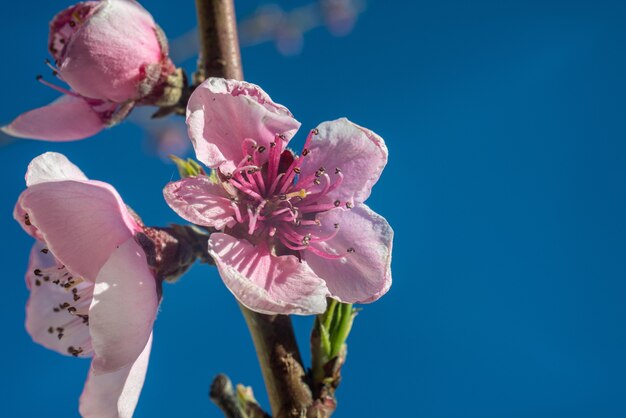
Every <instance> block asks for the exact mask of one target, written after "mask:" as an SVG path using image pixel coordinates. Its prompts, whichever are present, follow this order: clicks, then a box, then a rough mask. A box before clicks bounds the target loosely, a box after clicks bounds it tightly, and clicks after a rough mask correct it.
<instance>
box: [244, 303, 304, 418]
mask: <svg viewBox="0 0 626 418" xmlns="http://www.w3.org/2000/svg"><path fill="white" fill-rule="evenodd" d="M240 307H241V312H242V313H243V316H244V318H245V319H246V323H247V324H248V328H249V329H250V334H251V335H252V340H253V341H254V346H255V348H256V352H257V356H258V358H259V364H260V365H261V371H262V372H263V379H264V381H265V387H266V389H267V393H268V396H269V400H270V406H271V408H272V414H273V415H274V417H275V418H286V417H289V418H291V417H294V418H295V417H301V416H303V414H305V412H306V410H307V408H308V407H309V406H310V405H311V404H312V403H313V397H312V395H311V390H310V389H309V386H308V385H307V384H306V383H305V382H304V377H305V373H304V369H303V367H302V359H301V358H300V351H299V350H298V343H297V342H296V338H295V335H294V332H293V326H292V325H291V318H289V317H288V316H285V315H263V314H259V313H257V312H253V311H251V310H250V309H248V308H246V307H245V306H243V305H240Z"/></svg>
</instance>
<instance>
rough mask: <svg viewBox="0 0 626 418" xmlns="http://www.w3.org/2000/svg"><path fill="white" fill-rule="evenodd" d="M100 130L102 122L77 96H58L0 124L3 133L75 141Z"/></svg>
mask: <svg viewBox="0 0 626 418" xmlns="http://www.w3.org/2000/svg"><path fill="white" fill-rule="evenodd" d="M102 129H104V123H103V122H102V119H101V118H100V116H98V114H97V113H96V112H95V111H94V110H93V109H92V108H91V106H90V105H89V103H87V102H86V101H85V100H84V99H82V98H80V97H74V96H61V97H60V98H59V99H57V100H55V101H54V102H52V103H50V104H49V105H47V106H44V107H40V108H37V109H34V110H31V111H29V112H26V113H22V114H21V115H20V116H18V117H17V118H16V119H15V120H14V121H13V122H11V123H10V124H9V125H7V126H3V127H2V132H4V133H5V134H7V135H11V136H15V137H18V138H30V139H42V140H44V141H74V140H77V139H83V138H87V137H90V136H93V135H95V134H97V133H98V132H100V131H101V130H102Z"/></svg>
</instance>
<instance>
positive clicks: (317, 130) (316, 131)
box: [311, 128, 320, 135]
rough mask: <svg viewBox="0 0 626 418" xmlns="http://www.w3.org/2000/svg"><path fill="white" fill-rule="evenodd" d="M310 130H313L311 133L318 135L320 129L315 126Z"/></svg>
mask: <svg viewBox="0 0 626 418" xmlns="http://www.w3.org/2000/svg"><path fill="white" fill-rule="evenodd" d="M311 132H313V135H319V133H320V130H319V129H317V128H315V129H313V130H312V131H311Z"/></svg>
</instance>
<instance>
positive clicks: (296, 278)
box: [209, 233, 328, 315]
mask: <svg viewBox="0 0 626 418" xmlns="http://www.w3.org/2000/svg"><path fill="white" fill-rule="evenodd" d="M209 254H211V256H212V257H213V259H214V260H215V264H216V265H217V268H218V270H219V272H220V276H221V277H222V280H224V283H225V284H226V287H228V289H229V290H230V291H231V292H232V293H233V295H235V297H236V298H237V300H239V301H240V302H241V303H242V304H243V305H245V306H247V307H248V308H250V309H252V310H253V311H256V312H261V313H265V314H285V315H287V314H298V315H309V314H317V313H322V312H324V311H325V310H326V296H327V295H328V290H327V289H326V286H325V285H324V282H323V280H321V279H320V278H319V277H317V276H316V275H315V274H314V273H313V272H312V271H311V269H310V268H309V267H308V266H307V265H306V264H305V263H300V262H299V261H298V259H297V258H296V257H295V256H292V255H287V256H280V257H277V256H273V255H271V254H270V252H269V251H268V249H267V247H266V246H265V244H260V245H258V246H253V245H252V244H250V243H249V242H248V241H245V240H239V239H237V238H234V237H232V236H230V235H227V234H222V233H213V234H212V235H211V238H210V239H209Z"/></svg>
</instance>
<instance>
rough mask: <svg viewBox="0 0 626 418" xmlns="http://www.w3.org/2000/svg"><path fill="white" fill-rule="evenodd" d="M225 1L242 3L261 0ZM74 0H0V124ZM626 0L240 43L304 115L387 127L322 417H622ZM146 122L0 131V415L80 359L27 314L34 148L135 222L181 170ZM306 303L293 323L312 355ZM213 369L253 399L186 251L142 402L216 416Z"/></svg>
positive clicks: (405, 10) (245, 366)
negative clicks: (373, 294)
mask: <svg viewBox="0 0 626 418" xmlns="http://www.w3.org/2000/svg"><path fill="white" fill-rule="evenodd" d="M236 3H237V11H238V14H239V16H241V17H243V16H246V15H249V14H250V13H252V12H253V11H254V10H255V8H256V6H257V5H258V4H259V3H258V2H252V1H237V2H236ZM304 3H305V2H304V1H286V0H284V1H282V2H281V5H282V6H283V7H284V8H285V9H289V8H291V7H295V6H297V5H301V4H304ZM143 4H144V5H145V7H146V8H148V9H149V10H150V11H151V12H152V13H153V15H154V16H155V18H156V20H157V21H158V22H159V24H160V25H161V26H162V27H163V28H164V30H165V31H166V33H167V34H168V35H169V36H171V37H177V36H179V35H182V34H183V33H185V32H187V31H188V30H189V29H190V28H192V27H193V25H194V19H195V15H194V7H193V2H191V1H189V2H185V4H183V3H180V2H179V3H176V5H175V6H174V4H173V3H172V2H161V1H156V0H146V1H145V2H143ZM67 5H68V4H67V3H64V2H61V1H58V0H54V1H43V0H33V1H31V2H28V3H26V2H21V3H20V2H10V3H7V4H5V5H4V13H3V17H2V18H1V21H2V25H0V34H1V35H2V39H3V44H2V45H3V48H2V52H3V55H4V57H5V60H4V65H3V66H2V67H0V77H2V79H3V80H4V83H3V86H2V88H3V96H2V97H3V99H4V100H3V101H2V103H1V104H0V122H1V123H6V122H8V121H10V120H11V118H12V117H14V116H15V115H17V114H18V113H20V112H22V111H24V110H27V109H29V108H32V107H34V106H37V105H42V104H44V103H46V102H48V101H51V100H52V99H53V98H54V97H56V93H55V92H53V91H51V90H49V89H47V88H46V87H44V86H42V85H40V84H39V83H36V82H35V75H37V74H39V73H46V70H45V67H44V64H43V61H44V59H45V58H46V57H47V53H46V37H47V22H48V20H49V19H50V18H51V17H52V16H53V15H54V13H55V12H56V11H58V10H60V9H62V8H63V7H65V6H67ZM625 18H626V3H624V2H617V1H615V2H613V1H602V2H591V1H567V2H566V1H556V0H544V1H475V2H464V1H452V0H442V1H437V2H426V1H415V2H381V1H374V0H370V2H369V3H368V9H367V10H366V11H365V13H364V14H363V15H362V16H361V18H360V20H359V21H358V22H357V24H356V27H355V29H354V31H353V32H352V33H351V34H350V35H348V36H346V37H339V38H338V37H333V36H331V35H330V34H329V33H328V31H327V30H325V29H324V28H318V29H315V30H313V31H311V32H310V33H307V34H306V35H305V41H304V42H305V43H304V48H303V50H302V53H301V54H300V55H296V56H292V57H285V56H283V55H281V54H279V53H278V52H277V50H276V48H275V47H274V46H273V45H272V44H269V43H266V44H261V45H258V46H251V47H248V48H245V49H244V50H243V63H244V71H245V74H246V79H247V80H248V81H251V82H254V83H257V84H259V85H261V86H262V87H263V88H264V89H265V90H266V91H267V92H268V93H269V94H270V95H271V96H272V98H273V99H274V100H275V101H277V102H279V103H282V104H284V105H285V106H287V107H288V108H289V109H290V110H291V111H292V112H293V114H294V115H295V116H296V118H298V119H299V120H300V121H301V122H302V124H303V129H310V128H313V127H314V126H316V125H317V124H318V123H319V122H322V121H325V120H332V119H336V118H338V117H343V116H345V117H348V118H349V119H351V120H353V121H354V122H356V123H358V124H361V125H363V126H366V127H368V128H370V129H372V130H374V131H375V132H377V133H378V134H380V135H381V136H382V137H383V138H384V139H385V140H386V142H387V145H388V147H389V151H390V159H389V164H388V166H387V168H386V170H385V172H384V173H383V176H382V178H381V179H380V181H379V182H378V184H377V185H376V186H375V188H374V191H373V194H372V196H371V198H370V199H369V200H368V203H369V204H370V206H371V207H372V208H374V209H375V210H376V211H377V212H379V213H381V214H382V215H384V216H385V217H387V219H388V220H389V222H390V223H391V225H392V226H393V227H394V229H395V231H396V237H395V241H394V255H393V257H394V258H393V263H392V268H393V276H394V284H393V286H392V288H391V290H390V292H389V293H388V294H387V295H386V296H385V297H384V298H382V299H381V300H380V301H379V302H377V303H375V304H372V305H368V306H365V307H364V309H363V311H362V312H361V313H360V315H359V317H358V318H357V321H356V324H355V326H354V330H353V332H352V334H351V336H350V339H349V341H348V342H349V357H348V363H347V365H346V367H345V370H344V380H343V382H342V384H341V387H340V389H339V391H338V397H339V408H338V411H337V413H336V415H335V416H337V417H338V418H341V417H354V416H360V417H392V416H415V417H420V418H421V417H424V418H463V417H476V418H490V417H493V418H501V417H511V418H515V417H546V418H547V417H568V418H573V417H581V418H582V417H590V416H593V417H602V418H605V417H606V418H609V417H611V418H612V417H622V416H626V403H624V398H625V396H626V383H624V375H626V359H625V356H624V352H625V351H626V327H625V326H624V322H625V320H626V304H624V298H625V295H626V283H625V279H626V222H625V221H624V214H626V193H625V190H624V184H625V180H626V134H625V133H626V132H625V131H626V124H625V123H624V115H625V111H626V100H625V97H626V79H625V74H626V59H625V57H624V52H623V46H624V44H625V41H626V29H624V25H623V22H624V20H625ZM181 64H183V65H184V66H185V67H186V68H187V69H191V68H192V66H193V60H190V61H188V62H184V63H181ZM144 137H145V134H144V133H143V132H142V131H141V129H140V128H138V127H137V126H136V125H134V124H131V123H124V124H122V125H121V126H118V127H116V128H114V129H110V130H108V131H106V132H104V133H102V134H100V135H98V136H97V137H95V138H91V139H87V140H84V141H80V142H74V143H66V144H54V143H45V142H36V141H26V140H20V141H17V142H14V143H11V144H10V145H7V146H5V147H3V148H1V149H0V176H1V177H2V184H3V191H2V193H0V226H1V228H2V229H1V230H2V232H3V238H2V240H1V242H0V249H1V250H2V253H1V254H2V258H1V259H2V266H3V270H4V273H3V276H4V278H3V283H4V286H3V295H4V298H3V299H2V303H0V315H1V317H2V318H3V330H2V333H3V337H2V341H4V344H2V348H0V352H1V353H2V359H3V362H2V377H1V378H0V400H1V401H2V402H1V403H0V412H1V413H0V415H2V416H6V417H61V416H63V417H73V416H77V412H76V411H77V399H78V396H79V394H80V391H81V390H82V384H83V381H84V378H85V376H86V373H87V368H88V365H89V363H88V361H80V360H77V359H74V358H66V357H62V356H59V355H57V354H55V353H53V352H49V351H47V350H45V349H43V348H42V347H39V346H37V345H35V344H33V343H32V342H31V341H30V338H29V336H28V335H27V334H26V332H25V330H24V328H23V321H24V303H25V301H26V299H27V296H28V295H27V291H26V288H25V286H24V281H23V275H24V271H25V268H26V262H27V257H28V251H29V249H30V246H31V239H30V238H29V237H28V236H26V235H25V234H24V233H23V232H22V231H21V229H20V227H19V226H18V225H17V224H16V223H15V222H14V221H13V220H12V217H11V212H12V208H13V205H14V203H15V200H16V198H17V196H18V195H19V193H20V192H21V190H22V189H23V187H24V180H23V175H24V172H25V169H26V166H27V164H28V162H29V161H30V160H31V159H32V158H33V157H35V156H37V155H39V154H40V153H43V152H45V151H49V150H50V151H57V152H62V153H64V154H66V155H67V156H68V157H69V158H70V159H71V160H72V161H73V162H75V163H76V164H77V165H79V166H80V167H81V168H82V169H83V170H84V171H85V172H86V174H87V175H89V176H90V177H91V178H94V179H100V180H103V181H107V182H109V183H111V184H113V185H114V186H115V187H116V188H117V189H118V190H119V192H120V194H121V195H122V196H123V197H124V199H125V200H126V201H127V202H128V204H129V205H130V206H132V207H133V208H134V209H135V210H136V211H137V212H138V213H139V214H140V215H141V216H142V217H143V219H144V221H145V222H146V223H147V224H152V225H165V224H168V223H172V222H180V220H179V219H177V217H176V215H175V214H174V213H173V212H171V211H170V209H169V208H168V207H167V205H166V204H165V202H164V201H163V199H162V197H161V189H162V187H163V185H164V184H166V183H167V182H168V181H169V180H170V179H172V177H173V176H174V175H175V170H174V168H173V166H172V165H169V164H166V163H164V162H163V161H162V160H161V159H160V158H159V157H158V156H156V155H154V154H153V153H149V152H146V145H145V139H144ZM297 140H298V141H299V143H301V142H302V141H303V140H304V135H300V136H299V137H298V138H297ZM296 148H298V147H296ZM311 322H312V318H297V319H296V321H295V324H296V328H297V333H298V337H299V339H300V341H301V347H302V350H303V352H304V353H305V357H306V358H308V354H306V351H307V336H308V332H309V329H310V326H311ZM218 372H225V373H227V374H229V375H230V376H231V378H232V379H233V380H234V381H237V382H242V383H245V384H247V385H252V386H253V387H254V389H255V391H256V393H257V396H258V398H260V399H262V400H263V404H264V405H267V403H266V402H265V395H264V391H263V388H262V379H261V375H260V371H259V369H258V365H257V363H256V357H255V355H254V350H253V347H252V344H251V341H250V338H249V336H248V333H247V329H246V328H245V324H244V322H243V319H242V318H241V315H240V314H239V312H238V308H237V304H236V303H235V301H234V299H233V298H232V296H231V295H230V293H229V292H228V291H227V290H226V289H225V287H224V286H223V284H222V282H221V280H220V279H219V276H218V275H217V273H216V271H215V269H211V268H208V267H206V266H196V267H194V268H193V269H192V271H191V273H190V274H188V275H187V276H185V277H184V278H183V279H182V280H181V281H180V282H179V283H177V284H175V285H168V286H166V287H165V289H164V300H163V304H162V307H161V312H160V314H159V317H158V319H157V322H156V327H155V337H154V348H153V353H152V357H151V361H150V368H149V371H148V376H147V379H146V384H145V386H144V390H143V393H142V396H141V399H140V401H139V405H138V407H137V411H136V414H135V416H136V417H139V418H142V417H155V416H212V417H219V416H221V415H220V412H219V411H218V409H217V408H216V407H214V406H213V405H212V404H211V403H210V402H209V401H208V398H207V388H208V385H209V382H210V380H211V379H212V377H213V376H214V375H215V374H217V373H218Z"/></svg>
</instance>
